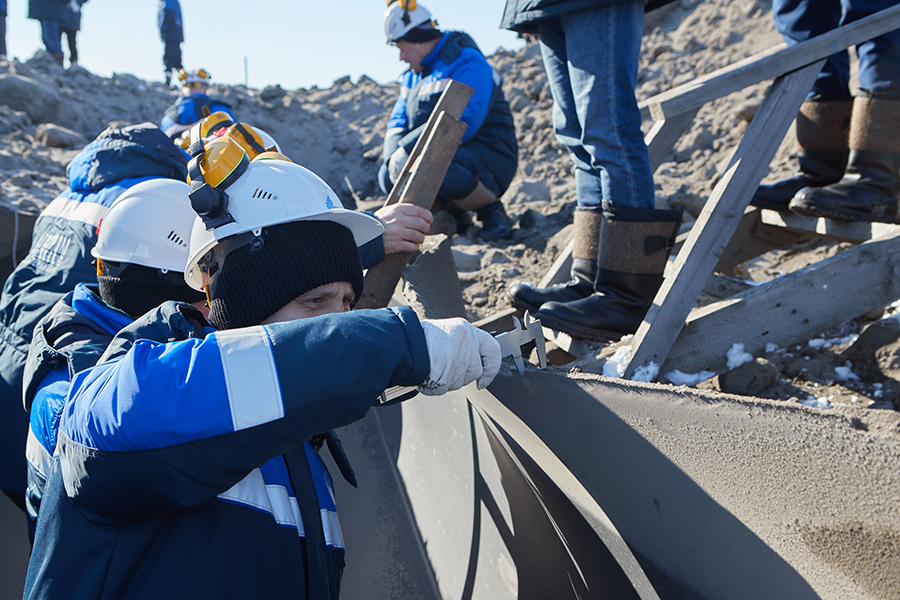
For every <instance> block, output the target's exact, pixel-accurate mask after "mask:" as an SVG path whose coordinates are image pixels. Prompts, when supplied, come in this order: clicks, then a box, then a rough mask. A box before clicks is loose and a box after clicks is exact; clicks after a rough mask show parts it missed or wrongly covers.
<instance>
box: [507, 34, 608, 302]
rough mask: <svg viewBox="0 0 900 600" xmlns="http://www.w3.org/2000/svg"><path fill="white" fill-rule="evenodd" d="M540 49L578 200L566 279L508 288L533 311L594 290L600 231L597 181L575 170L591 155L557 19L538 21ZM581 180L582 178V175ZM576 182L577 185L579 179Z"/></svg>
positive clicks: (584, 169)
mask: <svg viewBox="0 0 900 600" xmlns="http://www.w3.org/2000/svg"><path fill="white" fill-rule="evenodd" d="M539 32H540V44H541V55H542V57H543V59H544V69H545V70H546V72H547V80H548V82H549V85H550V93H551V95H552V96H553V130H554V132H555V133H556V137H557V139H558V140H559V141H560V142H561V143H562V144H563V145H565V146H566V148H568V150H569V156H570V157H571V158H572V162H573V163H574V165H575V170H576V175H575V181H576V189H577V197H578V206H577V207H576V209H575V215H574V223H575V240H574V248H573V250H572V268H571V270H570V275H571V280H569V281H566V282H564V283H560V284H557V285H553V286H550V287H546V288H539V287H534V286H531V285H528V284H526V283H516V284H514V285H513V286H512V287H510V288H509V295H510V297H511V298H512V302H513V304H515V305H516V306H518V307H519V308H522V309H525V310H531V311H537V310H539V309H540V307H541V306H542V305H543V304H544V303H546V302H571V301H574V300H579V299H581V298H586V297H588V296H590V295H591V294H592V293H593V292H594V277H595V276H596V274H597V249H598V245H597V242H598V239H599V236H600V201H601V200H602V194H601V192H600V185H599V176H598V177H597V185H593V186H590V185H585V183H584V181H587V179H588V177H590V176H588V177H584V176H579V175H578V173H589V172H591V171H592V167H591V156H590V155H589V154H588V152H587V150H585V148H584V146H582V144H581V138H582V127H581V122H580V121H579V119H578V112H577V111H576V110H575V94H574V92H573V91H572V84H571V82H570V81H569V59H568V51H567V49H566V36H565V33H564V31H563V28H562V25H561V23H560V20H559V19H549V20H547V21H543V22H542V23H541V25H540V30H539ZM582 180H584V181H582ZM579 182H581V183H582V185H579Z"/></svg>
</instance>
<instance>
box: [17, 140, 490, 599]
mask: <svg viewBox="0 0 900 600" xmlns="http://www.w3.org/2000/svg"><path fill="white" fill-rule="evenodd" d="M235 147H236V144H234V143H233V141H231V140H228V139H223V140H217V141H215V142H212V143H210V144H209V145H208V146H207V149H206V150H205V151H204V153H203V154H202V155H200V156H199V157H198V158H195V159H194V160H193V161H192V163H191V166H190V170H191V179H192V187H193V188H194V190H193V192H192V194H191V199H192V204H193V206H194V208H195V210H197V212H198V213H199V214H200V218H198V220H197V221H196V222H195V224H194V229H193V232H192V235H191V252H190V259H189V261H188V264H187V267H186V269H185V279H186V280H187V281H188V283H189V284H190V285H191V286H192V287H194V288H195V289H205V290H206V291H207V292H208V294H209V298H210V312H209V321H210V322H211V323H212V325H213V326H214V328H206V327H204V325H205V323H204V322H203V321H202V320H200V319H199V318H194V317H193V316H192V315H191V313H190V312H189V311H179V310H177V307H178V305H176V304H172V303H166V304H164V305H162V306H161V307H160V308H159V309H157V310H156V311H153V312H151V313H149V314H148V315H145V316H143V317H141V318H140V319H138V320H137V321H135V323H134V324H132V325H130V326H128V327H126V328H125V329H123V330H122V331H121V332H120V333H119V334H118V335H117V336H116V337H115V338H114V339H113V340H112V342H111V343H110V346H109V348H108V349H107V352H106V354H105V355H104V356H103V357H102V358H101V362H100V363H99V364H98V365H97V366H95V367H93V368H91V369H88V370H87V371H83V372H81V373H78V374H76V375H75V376H74V378H73V380H72V386H71V390H70V392H69V397H68V398H67V400H66V404H65V407H64V409H63V412H62V416H61V418H60V428H59V439H58V444H57V453H58V458H55V459H54V460H53V463H52V467H51V469H50V476H49V479H48V481H47V486H46V488H45V490H44V500H43V505H42V508H41V512H40V518H39V520H38V527H37V535H36V538H35V545H34V552H33V554H32V558H31V563H30V565H29V571H28V577H27V581H26V588H25V597H26V598H72V597H78V598H129V599H142V598H154V599H158V598H193V597H213V598H316V599H323V598H337V597H338V594H339V589H340V578H341V574H342V571H343V567H344V558H343V556H344V552H343V548H342V546H343V543H342V540H341V536H340V527H339V525H338V522H337V514H336V512H335V511H336V509H335V506H334V501H333V496H332V490H331V478H330V476H329V474H328V472H327V471H326V470H325V468H324V465H323V463H322V461H321V459H320V458H319V456H318V453H317V451H316V449H315V446H314V444H313V443H312V442H311V441H310V440H311V439H314V438H316V436H319V435H321V434H325V433H326V432H328V431H329V430H331V429H333V428H336V427H341V426H344V425H347V424H349V423H352V422H354V421H356V420H358V419H361V418H362V417H363V416H364V415H365V414H366V412H367V411H368V410H369V408H370V407H371V406H372V405H373V403H374V402H375V401H376V398H377V397H378V395H379V394H380V393H381V392H382V390H384V389H385V388H387V387H390V386H393V385H418V386H420V389H422V390H423V391H425V392H427V393H436V394H439V393H443V392H445V391H447V390H452V389H457V388H459V387H461V386H463V385H466V384H467V383H469V382H472V381H477V382H478V384H479V385H481V386H484V385H487V384H488V383H489V382H490V381H491V380H492V379H493V377H494V376H495V375H496V373H497V370H498V369H499V364H500V350H499V345H498V344H497V342H496V341H495V340H494V339H493V338H492V337H491V336H490V335H488V334H487V333H485V332H482V331H480V330H478V329H477V328H475V327H474V326H472V325H470V324H469V323H467V322H465V321H463V320H461V319H450V320H446V321H427V320H423V321H419V320H418V319H417V318H416V316H415V313H413V312H412V310H410V309H409V308H408V307H400V308H397V309H380V310H360V311H355V312H348V311H349V310H350V307H351V306H352V305H353V302H354V300H355V298H357V297H358V296H359V295H360V293H361V292H362V285H363V276H362V268H361V267H360V260H359V253H358V251H357V248H358V246H359V245H360V244H363V243H365V242H366V241H368V240H369V239H372V238H373V237H375V236H377V235H378V234H379V233H381V225H380V224H379V223H378V221H377V220H375V219H373V218H372V217H369V216H368V215H365V214H360V213H355V212H353V211H349V210H345V209H343V208H342V207H341V205H340V203H339V202H337V201H336V200H335V198H336V196H335V194H334V192H333V191H332V190H331V189H330V188H329V187H328V186H327V185H326V184H325V183H324V182H323V181H322V180H321V179H319V178H318V177H316V176H315V175H314V174H312V173H311V172H309V171H307V170H306V169H304V168H303V167H300V166H299V165H295V164H293V163H290V162H288V161H285V160H279V159H278V155H274V156H273V155H272V154H263V155H261V156H260V157H258V158H257V159H256V160H254V161H252V162H250V161H248V160H247V159H246V155H245V154H244V153H243V152H241V151H240V150H239V149H238V150H237V152H235V151H234V148H235ZM195 149H196V148H195ZM216 157H217V158H216ZM102 361H106V362H102ZM348 475H349V472H348ZM351 479H352V478H351Z"/></svg>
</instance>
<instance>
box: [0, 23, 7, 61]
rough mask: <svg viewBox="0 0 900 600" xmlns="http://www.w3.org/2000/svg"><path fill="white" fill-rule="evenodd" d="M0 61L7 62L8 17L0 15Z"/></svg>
mask: <svg viewBox="0 0 900 600" xmlns="http://www.w3.org/2000/svg"><path fill="white" fill-rule="evenodd" d="M0 60H6V15H5V14H2V15H0Z"/></svg>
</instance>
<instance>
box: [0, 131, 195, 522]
mask: <svg viewBox="0 0 900 600" xmlns="http://www.w3.org/2000/svg"><path fill="white" fill-rule="evenodd" d="M186 164H187V155H185V154H184V152H182V151H181V150H180V149H179V148H177V147H175V145H174V144H173V143H172V142H171V140H169V139H168V138H167V137H166V136H165V135H164V134H163V133H162V132H161V131H160V130H159V128H157V127H156V126H155V125H152V124H150V123H144V124H142V125H134V126H131V127H126V128H123V129H113V128H110V129H107V130H106V131H104V132H103V133H101V134H100V135H99V136H98V137H97V139H95V140H94V141H93V142H91V143H89V144H88V145H87V146H85V147H84V149H83V150H82V151H81V152H79V153H78V154H77V155H76V156H75V158H74V159H73V160H72V162H71V163H69V166H68V178H69V188H68V189H67V190H66V191H64V192H63V193H61V194H60V195H59V196H57V198H56V199H55V200H53V201H52V202H51V203H50V204H49V205H48V206H47V208H45V209H44V210H43V211H42V212H41V214H40V216H38V219H37V221H36V222H35V226H34V233H33V236H32V243H31V250H30V251H29V253H28V255H27V256H26V257H25V258H24V259H23V260H22V262H20V263H19V265H18V266H17V267H16V269H15V270H14V271H13V272H12V274H11V275H10V276H9V278H8V279H7V280H6V283H5V285H4V286H3V291H2V294H0V489H2V490H3V491H4V492H5V493H6V494H7V495H9V496H10V497H12V498H13V499H14V500H15V501H16V503H17V504H18V505H19V506H20V507H22V509H23V510H24V506H25V504H24V494H25V488H26V463H25V459H24V452H25V438H26V434H27V431H28V415H27V413H26V412H25V410H24V409H23V407H22V374H23V369H24V367H25V358H26V355H27V353H28V348H29V346H30V345H31V338H32V332H33V330H34V326H35V325H36V324H37V322H38V321H40V320H41V319H42V318H43V317H44V315H46V314H47V313H48V312H49V311H50V309H51V308H52V307H53V305H54V304H55V303H56V302H57V301H58V300H59V299H60V298H62V297H63V296H65V295H66V294H68V293H69V292H71V291H72V290H73V289H75V286H76V285H77V284H78V283H81V282H95V281H96V278H97V275H96V272H95V270H94V267H93V265H92V264H91V262H92V259H91V256H90V249H91V248H92V247H93V246H94V244H95V242H96V240H97V234H96V230H97V226H98V225H99V224H100V221H101V220H102V219H103V217H104V216H105V215H106V212H107V210H109V207H110V206H111V205H112V203H113V201H115V200H116V198H118V197H119V196H120V195H121V194H122V193H124V192H125V191H126V190H127V189H128V188H130V187H131V186H133V185H135V184H138V183H140V182H142V181H146V180H148V179H155V178H169V179H180V180H182V181H183V180H184V178H185V177H186V176H187V169H186Z"/></svg>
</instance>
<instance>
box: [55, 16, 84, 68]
mask: <svg viewBox="0 0 900 600" xmlns="http://www.w3.org/2000/svg"><path fill="white" fill-rule="evenodd" d="M85 2H87V0H70V2H69V4H68V6H66V18H65V19H63V21H62V22H61V23H60V24H59V44H60V51H62V38H63V35H65V36H66V42H67V44H68V46H69V66H72V67H74V66H75V65H77V64H78V42H77V39H76V38H77V37H78V32H79V31H81V7H82V6H84V3H85Z"/></svg>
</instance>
